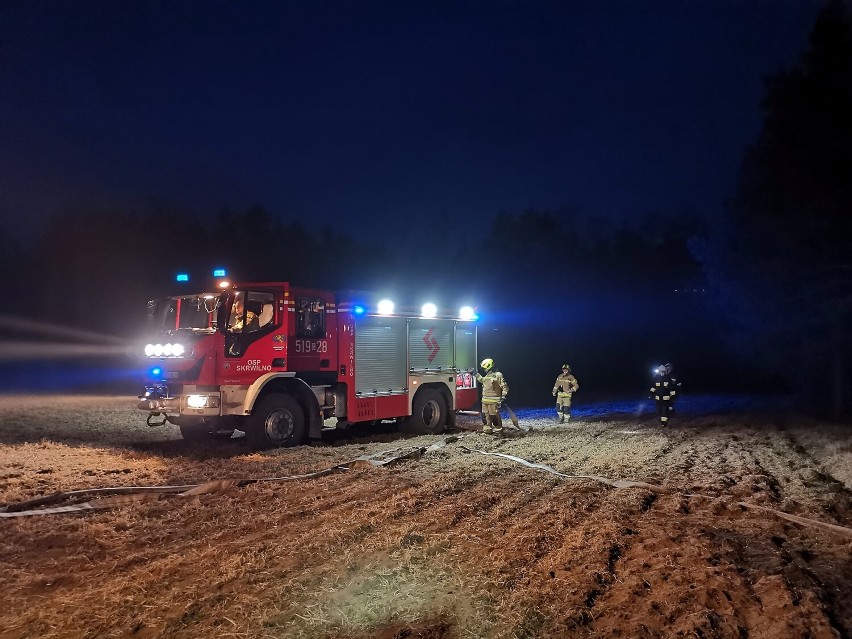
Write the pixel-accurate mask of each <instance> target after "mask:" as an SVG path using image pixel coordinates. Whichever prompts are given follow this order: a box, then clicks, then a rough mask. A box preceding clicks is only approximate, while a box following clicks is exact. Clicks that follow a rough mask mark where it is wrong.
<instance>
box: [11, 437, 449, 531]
mask: <svg viewBox="0 0 852 639" xmlns="http://www.w3.org/2000/svg"><path fill="white" fill-rule="evenodd" d="M456 439H458V436H451V437H447V438H445V439H443V440H441V441H440V442H437V443H435V444H432V446H430V447H429V448H423V447H414V448H409V449H405V450H404V452H399V453H398V452H397V451H400V450H403V449H400V448H395V449H393V450H390V451H382V452H379V453H374V454H372V455H361V456H360V457H356V458H355V459H351V460H349V461H347V462H343V463H342V464H337V465H335V466H331V467H330V468H325V469H323V470H319V471H316V472H313V473H306V474H303V475H289V476H286V477H264V478H260V479H216V480H213V481H209V482H204V483H202V484H186V485H182V486H118V487H112V488H89V489H85V490H72V491H69V492H63V493H54V494H52V495H45V496H44V497H37V498H35V499H30V500H28V501H23V502H19V503H17V504H10V505H8V506H6V507H5V508H4V509H2V510H0V517H27V516H31V515H59V514H63V513H76V512H82V511H86V510H103V509H107V508H115V507H117V506H124V505H127V504H132V503H135V502H138V501H147V500H152V501H153V500H157V499H160V498H161V497H163V496H164V495H172V496H177V497H193V496H195V495H204V494H209V493H217V492H222V491H225V490H227V489H229V488H233V487H236V488H242V487H243V486H248V485H249V484H258V483H263V482H284V481H296V480H300V479H314V478H317V477H324V476H326V475H331V474H333V473H340V472H346V471H347V470H349V469H350V468H357V467H359V466H388V465H390V464H393V463H396V462H399V461H402V460H405V459H416V458H419V457H421V456H422V455H423V454H424V453H426V452H431V451H433V450H437V449H438V448H442V447H443V446H445V445H446V444H447V443H448V442H451V441H455V440H456ZM98 495H115V496H112V497H109V496H108V497H99V498H98V499H92V500H90V501H86V502H83V503H78V504H71V505H68V506H56V507H54V508H40V506H47V505H49V504H57V503H61V502H64V501H68V500H71V499H79V498H81V497H94V496H98Z"/></svg>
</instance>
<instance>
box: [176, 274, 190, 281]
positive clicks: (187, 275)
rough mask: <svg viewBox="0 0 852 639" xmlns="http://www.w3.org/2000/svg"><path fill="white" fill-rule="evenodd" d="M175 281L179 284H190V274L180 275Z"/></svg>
mask: <svg viewBox="0 0 852 639" xmlns="http://www.w3.org/2000/svg"><path fill="white" fill-rule="evenodd" d="M175 280H177V281H178V282H188V281H189V274H188V273H178V274H177V276H176V277H175Z"/></svg>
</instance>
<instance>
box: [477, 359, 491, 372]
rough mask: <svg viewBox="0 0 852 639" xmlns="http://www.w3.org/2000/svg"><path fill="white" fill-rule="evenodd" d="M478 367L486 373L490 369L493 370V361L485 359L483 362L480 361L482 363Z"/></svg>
mask: <svg viewBox="0 0 852 639" xmlns="http://www.w3.org/2000/svg"><path fill="white" fill-rule="evenodd" d="M480 366H481V367H482V370H484V371H485V372H486V373H487V372H488V371H490V370H491V369H492V368H494V360H493V359H491V358H490V357H486V358H485V359H484V360H482V363H481V364H480Z"/></svg>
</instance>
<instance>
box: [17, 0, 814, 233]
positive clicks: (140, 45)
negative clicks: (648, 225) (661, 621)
mask: <svg viewBox="0 0 852 639" xmlns="http://www.w3.org/2000/svg"><path fill="white" fill-rule="evenodd" d="M819 6H820V3H818V2H814V1H787V2H782V1H780V0H777V1H765V2H751V1H745V0H736V1H721V0H720V1H709V0H708V1H700V2H698V1H696V2H690V1H684V0H677V1H676V2H604V1H602V0H594V1H590V2H570V3H569V2H565V3H556V2H553V3H551V2H504V1H499V2H498V1H494V2H435V1H430V2H408V1H403V2H400V1H398V0H397V1H396V2H352V1H347V2H321V1H301V2H173V1H171V2H153V1H145V2H139V1H122V2H114V1H111V2H92V1H88V2H86V1H83V2H80V1H77V0H75V1H74V2H55V1H51V2H47V1H40V0H29V1H26V2H25V1H23V0H6V1H5V2H3V3H0V216H2V218H3V220H4V221H5V222H6V225H7V227H8V228H10V229H11V230H13V231H14V232H16V233H22V232H24V233H26V231H27V229H29V232H30V233H31V232H32V230H33V229H37V228H38V223H39V221H42V220H44V219H46V216H47V215H49V214H51V213H53V212H56V211H59V210H62V209H64V208H68V207H86V206H97V207H118V208H124V209H126V208H131V207H136V208H142V209H144V208H145V207H149V206H154V205H157V204H165V205H168V206H173V207H178V208H186V209H189V210H191V211H194V212H197V213H199V214H212V213H215V212H216V211H218V210H219V209H220V208H221V207H223V206H230V207H232V208H234V209H237V210H243V209H245V208H246V207H248V206H249V205H251V204H254V203H261V204H264V205H265V206H266V207H268V208H269V209H270V210H271V211H272V212H273V213H274V214H276V215H281V216H282V217H286V218H301V219H304V220H305V221H306V222H307V223H308V224H309V225H311V226H313V225H323V224H328V225H336V226H338V227H339V228H340V229H341V230H345V231H347V232H351V233H353V234H356V235H358V234H361V233H364V234H367V233H368V232H370V233H372V232H375V226H373V225H372V223H373V222H375V221H377V220H379V219H381V218H383V217H384V216H396V217H395V218H394V219H399V217H400V216H403V217H410V218H412V219H417V218H419V217H421V216H426V215H441V216H445V217H449V218H458V219H462V220H466V222H464V223H463V226H462V228H463V229H464V230H468V229H475V228H476V227H477V225H481V224H482V223H483V222H487V221H488V220H490V218H491V217H493V216H494V215H495V214H496V213H498V212H500V211H506V212H510V213H516V212H519V211H521V210H523V209H525V208H527V207H534V208H538V209H550V210H557V209H570V210H574V211H577V212H579V213H581V214H585V215H596V216H601V217H605V218H608V219H610V220H612V221H613V222H614V223H618V222H621V221H625V220H629V219H630V218H631V217H632V216H636V215H642V214H644V213H647V212H650V211H660V212H664V213H670V214H671V213H673V214H680V213H688V214H696V215H703V216H712V215H714V214H715V213H717V212H718V211H719V210H720V208H721V202H722V201H723V200H724V199H725V198H726V197H728V196H730V195H731V192H732V190H733V188H734V181H735V178H736V171H737V169H738V167H739V164H740V161H741V159H742V153H743V149H744V147H745V145H747V144H748V143H750V142H752V141H753V140H754V138H755V136H756V135H757V132H758V130H759V127H760V122H761V117H760V112H759V108H758V105H759V102H760V99H761V97H762V95H763V78H764V77H765V76H766V75H768V74H772V73H776V72H778V71H780V70H782V69H783V68H789V67H790V66H791V65H793V64H794V63H795V62H796V61H797V59H798V56H799V54H800V52H801V51H802V50H803V49H804V48H805V46H806V44H807V36H808V32H809V30H810V28H811V25H812V23H813V19H814V17H815V15H816V13H817V11H818V9H819Z"/></svg>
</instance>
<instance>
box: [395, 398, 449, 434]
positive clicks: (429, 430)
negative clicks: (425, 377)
mask: <svg viewBox="0 0 852 639" xmlns="http://www.w3.org/2000/svg"><path fill="white" fill-rule="evenodd" d="M446 423H447V403H446V401H445V400H444V396H443V395H442V394H441V393H440V392H438V391H436V390H434V389H432V388H421V389H420V391H419V392H418V393H417V395H415V396H414V403H413V404H412V405H411V417H409V418H408V419H406V420H405V422H403V424H404V429H405V430H407V431H408V432H411V433H415V434H418V435H437V434H439V433H442V432H444V426H445V425H446Z"/></svg>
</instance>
